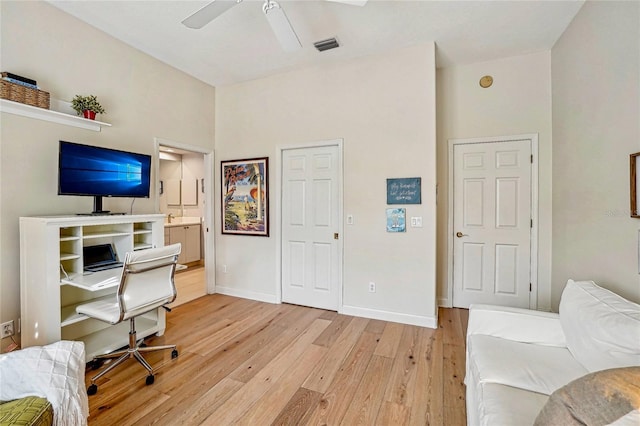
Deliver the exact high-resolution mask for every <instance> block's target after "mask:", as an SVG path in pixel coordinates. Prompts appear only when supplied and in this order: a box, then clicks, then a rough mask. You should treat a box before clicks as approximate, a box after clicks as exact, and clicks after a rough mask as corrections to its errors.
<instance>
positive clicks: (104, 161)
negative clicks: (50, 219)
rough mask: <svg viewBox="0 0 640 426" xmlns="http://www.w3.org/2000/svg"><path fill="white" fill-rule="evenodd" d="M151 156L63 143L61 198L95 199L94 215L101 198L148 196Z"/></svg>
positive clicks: (61, 153)
mask: <svg viewBox="0 0 640 426" xmlns="http://www.w3.org/2000/svg"><path fill="white" fill-rule="evenodd" d="M150 184H151V156H150V155H146V154H137V153H135V152H127V151H119V150H115V149H110V148H102V147H97V146H91V145H83V144H79V143H75V142H66V141H60V149H59V155H58V195H86V196H92V197H94V203H93V212H92V214H108V213H109V212H108V211H105V210H102V197H143V198H148V197H149V189H150Z"/></svg>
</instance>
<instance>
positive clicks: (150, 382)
mask: <svg viewBox="0 0 640 426" xmlns="http://www.w3.org/2000/svg"><path fill="white" fill-rule="evenodd" d="M154 380H155V377H154V376H153V374H149V375H148V376H147V385H152V384H153V381H154Z"/></svg>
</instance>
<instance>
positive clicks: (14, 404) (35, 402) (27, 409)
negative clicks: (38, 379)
mask: <svg viewBox="0 0 640 426" xmlns="http://www.w3.org/2000/svg"><path fill="white" fill-rule="evenodd" d="M52 424H53V407H52V406H51V404H50V403H49V401H47V400H46V399H45V398H40V397H37V396H27V397H24V398H20V399H14V400H13V401H8V402H3V403H0V425H2V426H50V425H52Z"/></svg>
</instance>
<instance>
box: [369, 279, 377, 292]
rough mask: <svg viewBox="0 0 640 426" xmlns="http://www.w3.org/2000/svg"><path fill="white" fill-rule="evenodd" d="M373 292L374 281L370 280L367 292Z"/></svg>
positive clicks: (374, 288)
mask: <svg viewBox="0 0 640 426" xmlns="http://www.w3.org/2000/svg"><path fill="white" fill-rule="evenodd" d="M375 292H376V283H374V282H373V281H371V282H369V293H375Z"/></svg>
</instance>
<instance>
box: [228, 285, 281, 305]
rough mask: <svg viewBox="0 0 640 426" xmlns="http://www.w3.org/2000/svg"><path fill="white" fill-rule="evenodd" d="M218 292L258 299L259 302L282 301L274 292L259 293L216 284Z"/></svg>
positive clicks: (276, 302) (275, 302)
mask: <svg viewBox="0 0 640 426" xmlns="http://www.w3.org/2000/svg"><path fill="white" fill-rule="evenodd" d="M216 293H220V294H226V295H227V296H234V297H241V298H243V299H251V300H256V301H258V302H267V303H274V304H278V303H280V302H279V301H278V300H277V299H276V296H275V295H274V294H268V293H259V292H257V291H250V290H240V289H237V288H232V287H224V286H221V285H216Z"/></svg>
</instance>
